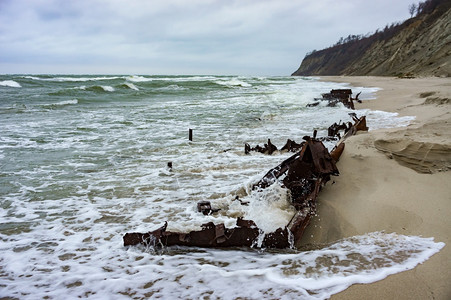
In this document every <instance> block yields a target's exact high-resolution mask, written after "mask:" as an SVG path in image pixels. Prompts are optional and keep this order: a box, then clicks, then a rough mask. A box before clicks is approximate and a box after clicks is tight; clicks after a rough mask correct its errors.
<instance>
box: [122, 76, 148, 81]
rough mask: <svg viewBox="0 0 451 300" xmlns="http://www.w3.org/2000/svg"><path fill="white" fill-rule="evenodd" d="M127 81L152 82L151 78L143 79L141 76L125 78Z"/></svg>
mask: <svg viewBox="0 0 451 300" xmlns="http://www.w3.org/2000/svg"><path fill="white" fill-rule="evenodd" d="M125 79H126V80H127V81H132V82H148V81H153V80H154V79H153V78H148V77H143V76H136V75H132V76H127V77H126V78H125Z"/></svg>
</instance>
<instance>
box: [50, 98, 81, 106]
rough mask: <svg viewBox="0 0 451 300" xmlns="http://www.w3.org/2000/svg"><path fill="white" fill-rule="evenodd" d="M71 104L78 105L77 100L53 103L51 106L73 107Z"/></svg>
mask: <svg viewBox="0 0 451 300" xmlns="http://www.w3.org/2000/svg"><path fill="white" fill-rule="evenodd" d="M73 104H78V100H77V99H73V100H66V101H61V102H57V103H54V104H53V105H58V106H64V105H73Z"/></svg>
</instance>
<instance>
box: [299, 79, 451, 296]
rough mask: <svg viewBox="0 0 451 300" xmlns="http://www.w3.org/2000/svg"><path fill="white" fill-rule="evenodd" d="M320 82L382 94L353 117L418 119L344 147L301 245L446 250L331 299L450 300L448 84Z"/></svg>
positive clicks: (439, 81) (428, 81) (450, 94)
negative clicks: (374, 242)
mask: <svg viewBox="0 0 451 300" xmlns="http://www.w3.org/2000/svg"><path fill="white" fill-rule="evenodd" d="M321 79H322V80H324V81H332V82H347V83H350V84H351V85H352V86H362V87H379V88H381V90H380V91H378V92H377V99H376V100H367V101H363V103H361V104H356V109H359V108H370V109H373V110H384V111H389V112H396V113H399V115H400V116H415V117H416V119H415V121H413V122H412V123H411V124H410V125H409V126H408V127H404V128H397V129H389V130H387V129H384V130H375V131H370V132H367V133H359V134H357V135H356V136H353V137H351V138H350V139H349V140H347V141H346V147H345V151H344V153H343V155H342V157H341V159H340V161H339V162H338V168H339V170H340V176H338V177H333V178H332V181H334V183H333V184H331V183H328V184H327V185H326V187H325V188H324V189H323V191H322V192H321V193H320V196H319V197H318V203H319V207H318V216H317V217H316V218H315V219H314V220H313V222H312V223H311V225H310V226H309V228H308V229H307V231H306V232H305V235H304V240H303V242H304V243H329V242H332V241H335V240H337V239H340V238H343V237H349V236H353V235H360V234H365V233H368V232H374V231H385V232H387V233H391V232H395V233H398V234H403V235H415V236H422V237H433V238H434V240H435V241H436V242H444V243H445V244H446V246H445V247H444V248H443V249H442V250H441V251H440V252H439V253H438V254H436V255H434V256H433V257H431V258H430V259H429V260H427V261H426V262H425V263H423V264H421V265H419V266H417V267H416V268H414V269H413V270H410V271H405V272H401V273H398V274H395V275H392V276H388V277H387V278H385V279H384V280H381V281H378V282H375V283H372V284H357V285H353V286H351V287H350V288H348V289H347V290H345V291H344V292H342V293H339V294H337V295H334V296H333V297H332V299H450V298H451V285H450V282H451V239H450V233H451V218H450V216H451V172H450V171H449V170H448V169H449V168H451V130H450V122H451V114H450V107H451V105H450V99H451V79H449V78H414V79H399V78H389V77H322V78H321ZM331 88H333V87H331ZM353 92H354V93H356V92H358V91H357V90H355V91H353ZM368 126H369V127H370V128H371V124H368ZM446 170H448V171H446Z"/></svg>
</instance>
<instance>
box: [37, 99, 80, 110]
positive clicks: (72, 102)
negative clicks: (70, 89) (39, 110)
mask: <svg viewBox="0 0 451 300" xmlns="http://www.w3.org/2000/svg"><path fill="white" fill-rule="evenodd" d="M75 104H78V99H72V100H64V101H60V102H56V103H51V104H44V105H42V107H43V108H51V109H52V108H58V107H62V106H66V105H75Z"/></svg>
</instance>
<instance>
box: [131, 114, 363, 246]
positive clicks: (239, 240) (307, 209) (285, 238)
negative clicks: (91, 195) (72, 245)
mask: <svg viewBox="0 0 451 300" xmlns="http://www.w3.org/2000/svg"><path fill="white" fill-rule="evenodd" d="M353 119H354V122H355V123H354V125H352V126H351V128H349V129H348V130H347V132H346V133H345V134H344V137H343V138H342V139H341V140H340V141H339V143H338V144H337V146H336V147H335V148H334V149H333V150H332V151H331V153H330V154H329V151H328V150H327V149H326V148H325V147H324V145H323V143H322V142H321V141H319V140H317V139H316V138H314V137H308V136H306V137H304V140H305V141H304V142H303V143H301V150H300V151H298V152H297V153H295V154H294V155H292V156H291V157H289V158H287V159H286V160H284V161H283V162H282V163H280V164H279V165H278V166H276V167H275V168H272V169H271V170H269V171H268V172H267V173H266V174H265V176H263V178H262V179H261V180H259V181H258V182H257V183H256V184H254V186H253V189H265V188H267V187H269V186H270V185H272V184H274V183H275V182H276V181H278V180H279V178H280V177H281V176H282V175H285V177H284V178H283V180H282V184H283V185H284V186H285V187H286V188H287V189H289V190H290V193H291V203H292V205H293V206H294V207H295V209H296V213H295V215H294V216H293V217H292V219H291V220H290V222H289V223H288V224H287V225H286V226H285V227H284V228H278V229H277V230H276V231H274V232H272V233H268V234H265V235H264V236H263V237H262V236H261V234H262V231H261V230H260V229H259V228H258V227H257V226H256V224H255V223H254V222H253V221H252V220H243V219H241V218H238V219H237V222H236V227H233V228H227V227H225V226H224V224H214V223H212V222H210V223H206V224H203V225H202V228H201V230H197V231H190V232H171V231H167V230H166V228H167V222H166V223H165V224H164V225H163V226H162V227H160V228H158V229H157V230H154V231H151V232H147V233H137V232H133V233H126V234H125V235H124V237H123V238H124V246H129V245H137V244H144V245H150V246H172V245H181V246H196V247H237V246H247V247H253V246H259V247H269V248H287V247H292V246H294V245H297V244H298V243H299V241H300V240H301V237H302V235H303V233H304V230H305V228H306V227H307V225H308V224H309V222H310V219H311V217H312V216H313V215H315V213H316V198H317V196H318V193H319V191H320V189H321V187H322V186H323V185H324V184H325V183H326V182H327V181H328V180H330V175H338V173H339V172H338V169H337V167H336V165H335V163H336V162H337V161H338V159H339V158H340V155H341V153H342V152H343V149H344V143H343V141H344V140H345V139H346V138H347V137H348V136H350V135H352V134H355V133H356V132H357V131H358V130H368V128H367V127H366V119H365V117H361V118H360V119H358V118H357V117H356V116H354V117H353ZM314 136H316V134H315V135H314ZM198 211H199V212H201V213H203V214H205V215H207V214H210V213H214V212H215V210H214V209H212V208H211V205H210V203H209V202H208V201H201V202H199V204H198ZM259 241H260V243H259Z"/></svg>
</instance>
